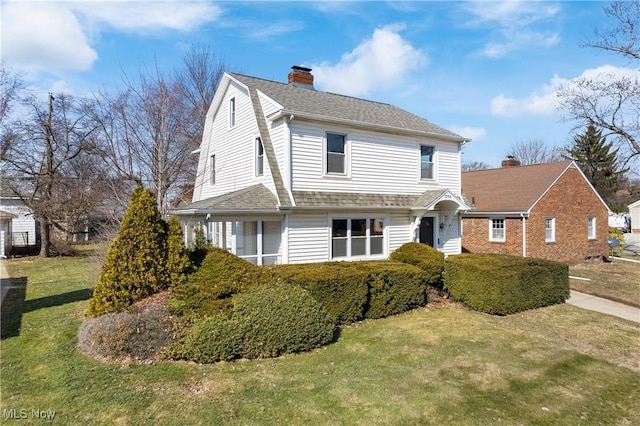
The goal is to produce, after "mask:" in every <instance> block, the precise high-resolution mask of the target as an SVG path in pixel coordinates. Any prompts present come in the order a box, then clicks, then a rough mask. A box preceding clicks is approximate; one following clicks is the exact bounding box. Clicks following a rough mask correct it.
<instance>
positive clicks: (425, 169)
mask: <svg viewBox="0 0 640 426" xmlns="http://www.w3.org/2000/svg"><path fill="white" fill-rule="evenodd" d="M435 151H436V148H435V147H433V146H430V145H420V179H423V180H429V179H433V168H434V167H433V153H434V152H435Z"/></svg>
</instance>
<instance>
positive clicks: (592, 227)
mask: <svg viewBox="0 0 640 426" xmlns="http://www.w3.org/2000/svg"><path fill="white" fill-rule="evenodd" d="M587 238H589V239H590V240H593V239H595V238H596V218H595V217H593V216H589V217H588V218H587Z"/></svg>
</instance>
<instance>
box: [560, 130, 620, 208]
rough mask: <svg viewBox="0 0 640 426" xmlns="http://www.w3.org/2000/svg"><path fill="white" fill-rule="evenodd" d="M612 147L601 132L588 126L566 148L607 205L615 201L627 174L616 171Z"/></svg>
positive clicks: (615, 159) (616, 166) (614, 153)
mask: <svg viewBox="0 0 640 426" xmlns="http://www.w3.org/2000/svg"><path fill="white" fill-rule="evenodd" d="M612 146H613V144H612V143H607V140H606V138H605V137H603V136H602V130H597V129H596V128H595V126H593V125H589V127H587V130H586V131H585V133H583V134H581V135H577V136H575V137H574V138H573V143H572V144H571V146H569V148H567V152H568V153H569V155H570V156H571V158H573V160H574V161H575V162H576V164H577V165H578V167H580V169H581V170H582V172H583V173H584V174H585V176H586V177H587V179H588V180H589V182H591V184H592V185H593V187H594V188H595V189H596V191H598V194H600V196H601V197H602V198H603V199H604V201H605V202H606V203H607V204H608V205H610V204H611V203H612V202H614V201H615V194H616V191H617V190H618V189H619V187H620V185H621V183H622V182H623V176H624V174H625V173H626V172H627V170H618V162H617V158H616V156H617V154H618V150H617V149H616V150H613V151H612V150H611V147H612Z"/></svg>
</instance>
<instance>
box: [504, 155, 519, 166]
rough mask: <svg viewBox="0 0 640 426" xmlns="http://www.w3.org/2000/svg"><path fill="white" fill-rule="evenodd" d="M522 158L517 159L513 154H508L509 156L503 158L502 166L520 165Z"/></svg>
mask: <svg viewBox="0 0 640 426" xmlns="http://www.w3.org/2000/svg"><path fill="white" fill-rule="evenodd" d="M520 164H521V163H520V160H518V159H516V157H514V156H513V155H507V158H506V159H504V160H502V164H501V165H502V167H518V166H519V165H520Z"/></svg>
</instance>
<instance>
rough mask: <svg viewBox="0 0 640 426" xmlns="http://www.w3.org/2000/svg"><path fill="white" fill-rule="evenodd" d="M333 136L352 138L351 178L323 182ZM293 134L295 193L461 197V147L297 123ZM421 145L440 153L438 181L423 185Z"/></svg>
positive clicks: (328, 178) (337, 178) (329, 178)
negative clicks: (326, 147)
mask: <svg viewBox="0 0 640 426" xmlns="http://www.w3.org/2000/svg"><path fill="white" fill-rule="evenodd" d="M327 131H329V132H336V133H343V134H346V135H347V140H348V148H347V152H348V153H347V163H348V166H347V169H348V173H347V176H323V160H324V153H323V143H324V142H323V141H324V137H325V133H326V132H327ZM291 133H292V145H293V146H292V158H293V160H292V162H293V164H292V168H293V189H294V190H307V191H344V192H350V191H353V192H367V193H389V194H394V193H396V194H397V193H404V194H419V193H422V192H424V191H426V190H429V189H438V188H443V189H444V188H449V189H451V191H452V192H454V193H455V194H456V195H459V194H460V154H459V149H458V144H457V143H451V142H443V141H438V140H430V139H426V138H412V137H405V136H397V135H390V134H382V133H374V132H367V131H363V130H359V129H348V128H341V127H326V126H321V125H317V124H313V123H309V122H302V121H295V120H294V121H293V122H292V123H291ZM421 144H427V145H432V146H435V147H436V154H435V163H436V179H435V180H434V181H421V180H420V175H419V164H420V145H421ZM381 177H384V178H383V179H382V178H381Z"/></svg>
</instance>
